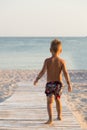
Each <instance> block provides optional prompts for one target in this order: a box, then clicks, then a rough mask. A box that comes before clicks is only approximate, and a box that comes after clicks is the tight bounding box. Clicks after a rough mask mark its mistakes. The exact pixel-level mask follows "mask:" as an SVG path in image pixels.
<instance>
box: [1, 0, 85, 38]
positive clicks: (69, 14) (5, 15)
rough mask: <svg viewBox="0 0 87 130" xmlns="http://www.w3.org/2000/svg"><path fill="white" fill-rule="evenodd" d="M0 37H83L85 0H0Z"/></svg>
mask: <svg viewBox="0 0 87 130" xmlns="http://www.w3.org/2000/svg"><path fill="white" fill-rule="evenodd" d="M0 36H87V0H0Z"/></svg>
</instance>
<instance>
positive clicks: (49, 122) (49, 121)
mask: <svg viewBox="0 0 87 130" xmlns="http://www.w3.org/2000/svg"><path fill="white" fill-rule="evenodd" d="M45 124H48V125H53V122H52V121H51V120H48V121H47V122H45Z"/></svg>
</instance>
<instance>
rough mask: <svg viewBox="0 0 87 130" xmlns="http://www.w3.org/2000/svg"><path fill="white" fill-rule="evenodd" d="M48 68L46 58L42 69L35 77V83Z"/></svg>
mask: <svg viewBox="0 0 87 130" xmlns="http://www.w3.org/2000/svg"><path fill="white" fill-rule="evenodd" d="M46 70H47V60H45V62H44V65H43V68H42V70H41V71H40V73H39V74H38V76H37V78H36V79H35V81H34V85H36V84H37V82H38V80H39V79H40V78H41V77H42V76H43V75H44V74H45V72H46Z"/></svg>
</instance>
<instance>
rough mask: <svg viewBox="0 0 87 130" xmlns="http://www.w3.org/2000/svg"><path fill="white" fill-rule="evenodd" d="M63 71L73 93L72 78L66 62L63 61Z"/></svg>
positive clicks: (69, 89)
mask: <svg viewBox="0 0 87 130" xmlns="http://www.w3.org/2000/svg"><path fill="white" fill-rule="evenodd" d="M62 69H63V73H64V77H65V79H66V82H67V84H68V91H69V92H71V91H72V86H71V83H70V77H69V74H68V71H67V68H66V64H65V61H63V67H62Z"/></svg>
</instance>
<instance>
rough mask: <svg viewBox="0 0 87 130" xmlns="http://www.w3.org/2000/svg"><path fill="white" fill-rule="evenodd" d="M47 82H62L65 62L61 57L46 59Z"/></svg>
mask: <svg viewBox="0 0 87 130" xmlns="http://www.w3.org/2000/svg"><path fill="white" fill-rule="evenodd" d="M45 65H46V67H47V82H52V81H62V67H63V60H62V59H60V58H59V57H51V58H48V59H46V62H45Z"/></svg>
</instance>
